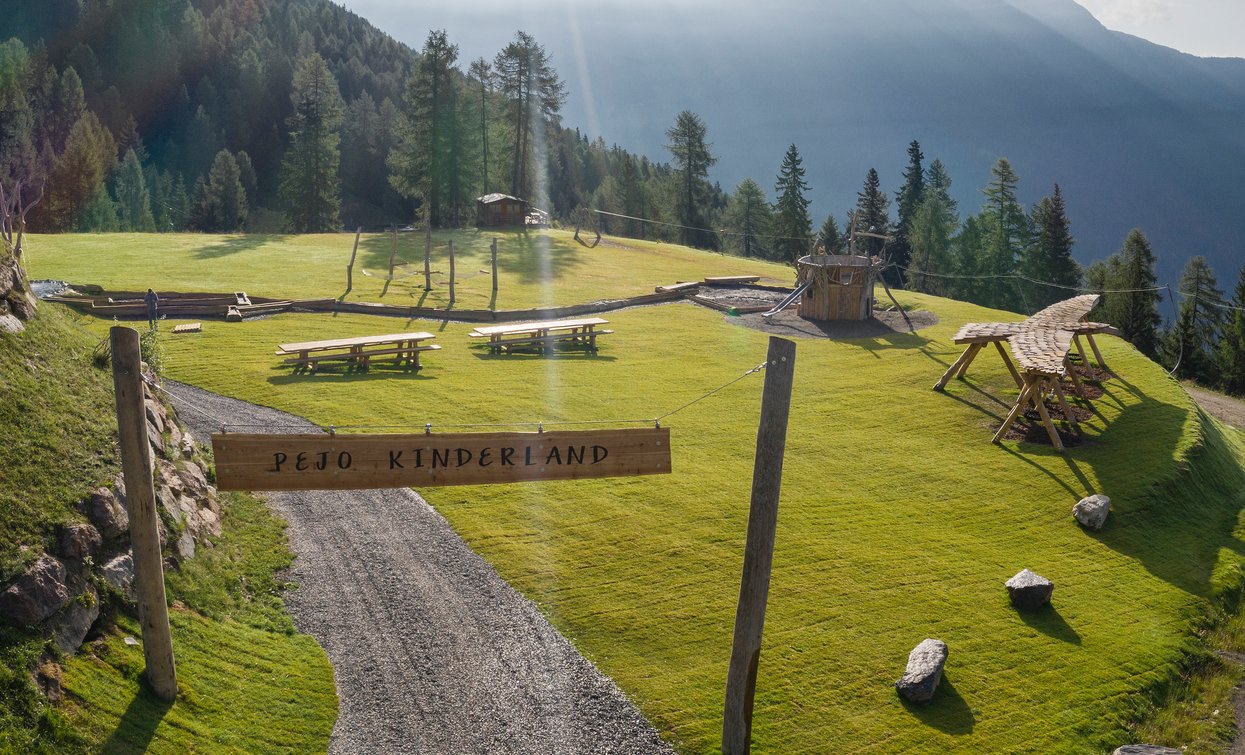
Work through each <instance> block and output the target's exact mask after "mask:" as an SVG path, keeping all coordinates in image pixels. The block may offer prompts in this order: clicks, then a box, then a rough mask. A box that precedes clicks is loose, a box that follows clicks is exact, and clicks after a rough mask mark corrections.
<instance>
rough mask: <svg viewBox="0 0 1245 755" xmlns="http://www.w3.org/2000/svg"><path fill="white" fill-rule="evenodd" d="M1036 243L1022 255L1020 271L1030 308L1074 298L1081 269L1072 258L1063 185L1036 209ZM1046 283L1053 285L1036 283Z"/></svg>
mask: <svg viewBox="0 0 1245 755" xmlns="http://www.w3.org/2000/svg"><path fill="white" fill-rule="evenodd" d="M1031 218H1032V224H1033V239H1032V243H1030V244H1029V245H1027V246H1026V247H1025V248H1024V250H1023V251H1022V252H1021V255H1020V272H1021V274H1022V275H1024V276H1025V277H1027V278H1030V279H1031V280H1030V281H1025V284H1026V286H1027V289H1026V290H1027V292H1028V293H1027V294H1026V295H1027V296H1028V301H1029V306H1030V307H1033V308H1034V309H1035V310H1036V309H1042V308H1043V307H1045V306H1047V305H1050V304H1054V303H1055V302H1057V301H1060V300H1062V299H1066V298H1068V297H1069V296H1071V295H1072V293H1073V292H1072V291H1070V289H1073V288H1076V287H1078V286H1080V284H1081V266H1080V265H1078V264H1077V262H1076V260H1075V259H1073V258H1072V245H1073V244H1075V243H1076V240H1075V239H1074V238H1073V237H1072V223H1071V221H1069V220H1068V213H1067V209H1066V207H1065V205H1064V201H1063V192H1062V191H1061V190H1060V188H1059V184H1055V191H1054V193H1053V194H1051V195H1050V196H1048V197H1043V198H1042V199H1041V200H1040V201H1039V202H1038V203H1037V204H1036V205H1034V207H1033V213H1032V215H1031ZM1035 280H1036V281H1045V282H1046V283H1049V284H1052V285H1043V284H1040V283H1033V282H1032V281H1035Z"/></svg>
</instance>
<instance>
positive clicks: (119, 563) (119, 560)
mask: <svg viewBox="0 0 1245 755" xmlns="http://www.w3.org/2000/svg"><path fill="white" fill-rule="evenodd" d="M100 576H102V577H103V578H104V581H105V582H107V583H108V584H109V585H112V587H113V588H114V589H115V590H116V591H117V592H119V593H121V594H122V595H124V596H125V597H126V598H128V599H130V600H134V557H133V556H131V555H130V554H129V553H128V552H126V553H122V554H121V555H120V556H116V557H114V558H113V559H112V560H111V561H109V562H108V563H106V564H104V565H103V566H102V567H100Z"/></svg>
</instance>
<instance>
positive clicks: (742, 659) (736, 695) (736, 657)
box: [722, 336, 795, 755]
mask: <svg viewBox="0 0 1245 755" xmlns="http://www.w3.org/2000/svg"><path fill="white" fill-rule="evenodd" d="M794 375H795V343H794V342H792V341H788V340H786V339H783V338H778V337H775V336H770V339H769V353H768V354H767V355H766V362H765V388H764V389H763V390H762V393H761V422H760V426H759V428H758V429H757V448H756V460H755V462H754V465H753V470H752V503H751V505H750V507H749V510H748V536H747V541H746V544H745V546H744V568H743V577H742V578H741V579H740V583H739V605H738V607H737V608H736V610H735V638H734V642H733V643H732V646H731V663H730V667H729V669H728V670H727V674H726V704H725V706H724V709H723V714H722V753H723V755H745V754H746V753H748V752H749V750H750V749H751V747H752V701H753V698H754V697H755V696H756V683H757V664H758V663H759V661H760V657H761V631H762V629H763V628H764V626H765V603H766V601H767V599H768V598H769V578H770V571H771V568H772V566H773V563H774V532H775V530H776V529H777V525H778V494H779V491H780V490H781V489H782V461H783V452H784V450H785V449H786V444H787V417H788V415H789V413H790V409H791V385H792V382H793V378H794Z"/></svg>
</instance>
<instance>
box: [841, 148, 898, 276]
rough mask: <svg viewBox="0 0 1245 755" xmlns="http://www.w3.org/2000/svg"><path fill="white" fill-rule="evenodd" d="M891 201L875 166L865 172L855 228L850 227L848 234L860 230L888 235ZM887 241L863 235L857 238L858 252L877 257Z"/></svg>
mask: <svg viewBox="0 0 1245 755" xmlns="http://www.w3.org/2000/svg"><path fill="white" fill-rule="evenodd" d="M890 206H891V201H890V199H888V198H887V197H886V193H885V192H883V191H882V182H881V179H879V178H878V172H877V171H876V170H874V169H873V168H870V169H869V172H868V173H866V174H865V184H864V186H863V187H862V188H861V190H860V191H859V192H858V193H857V194H856V215H855V223H856V225H855V228H852V227H849V228H848V236H849V237H850V236H853V235H855V234H856V233H858V232H861V231H864V232H866V233H876V234H880V235H886V234H888V233H890V230H891V219H890ZM885 245H886V242H885V241H883V240H882V239H878V238H872V237H869V236H861V237H859V238H857V239H856V254H858V255H861V256H864V257H875V256H878V255H880V254H881V253H882V247H883V246H885Z"/></svg>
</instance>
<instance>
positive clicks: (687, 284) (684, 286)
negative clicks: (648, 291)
mask: <svg viewBox="0 0 1245 755" xmlns="http://www.w3.org/2000/svg"><path fill="white" fill-rule="evenodd" d="M702 285H703V284H702V283H701V282H700V281H679V282H678V283H671V284H670V285H668V286H658V287H657V288H655V289H654V291H656V292H657V293H659V294H665V293H669V292H671V291H687V290H689V289H693V288H700V287H701V286H702Z"/></svg>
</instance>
